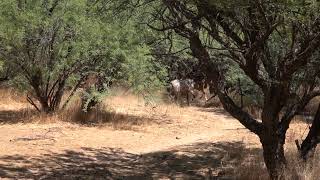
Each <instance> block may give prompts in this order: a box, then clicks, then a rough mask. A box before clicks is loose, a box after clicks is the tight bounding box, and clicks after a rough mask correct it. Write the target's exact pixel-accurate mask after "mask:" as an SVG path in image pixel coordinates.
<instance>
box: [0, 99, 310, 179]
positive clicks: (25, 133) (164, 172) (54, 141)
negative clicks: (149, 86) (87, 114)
mask: <svg viewBox="0 0 320 180" xmlns="http://www.w3.org/2000/svg"><path fill="white" fill-rule="evenodd" d="M104 104H105V107H106V110H107V111H112V112H113V114H114V115H115V116H113V119H111V120H107V121H105V123H99V124H91V125H88V124H80V123H76V122H65V121H61V120H60V119H58V118H57V117H56V116H54V117H51V119H50V118H49V119H50V120H48V117H46V121H45V122H44V121H43V120H42V119H41V117H38V118H35V119H33V120H32V122H29V121H27V119H26V118H27V117H28V115H30V114H32V113H30V112H29V108H30V107H29V106H28V105H27V104H25V103H24V102H16V101H14V100H12V99H8V98H4V97H2V99H1V100H0V179H241V177H240V176H239V174H238V173H239V171H242V170H241V169H246V168H247V167H250V164H251V165H252V164H253V165H254V166H255V167H256V166H258V169H262V172H261V173H262V174H266V172H265V168H264V164H263V161H262V160H261V158H262V153H261V148H260V145H259V139H258V138H257V137H256V136H255V135H253V134H252V133H250V132H249V131H248V130H246V129H245V128H244V127H243V126H242V125H241V124H240V123H239V122H238V121H237V120H235V119H234V118H232V117H230V116H229V115H228V114H227V113H226V112H225V111H223V110H222V109H219V108H200V107H183V108H181V107H177V106H175V105H167V104H160V105H159V104H158V105H146V104H145V103H144V101H142V100H141V99H138V98H135V97H133V96H122V97H120V96H117V97H112V98H108V99H106V100H105V102H104ZM26 109H28V111H26ZM26 112H28V113H29V114H28V113H26ZM65 116H68V114H66V115H65ZM299 127H300V126H299ZM303 127H305V126H303ZM300 129H301V131H303V128H300ZM288 134H289V135H288V139H289V141H288V142H289V144H293V141H294V139H295V138H296V137H297V136H300V134H294V133H293V131H292V132H291V131H289V133H288ZM246 177H247V178H248V177H249V176H246ZM261 177H262V176H261ZM252 179H254V178H252Z"/></svg>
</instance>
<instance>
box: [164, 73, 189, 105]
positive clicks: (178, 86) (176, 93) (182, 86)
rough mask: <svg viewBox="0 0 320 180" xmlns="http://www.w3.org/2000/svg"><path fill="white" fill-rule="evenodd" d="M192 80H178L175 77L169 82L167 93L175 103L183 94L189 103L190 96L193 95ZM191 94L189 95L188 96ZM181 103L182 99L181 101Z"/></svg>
mask: <svg viewBox="0 0 320 180" xmlns="http://www.w3.org/2000/svg"><path fill="white" fill-rule="evenodd" d="M194 84H195V83H194V81H193V80H192V79H184V80H179V79H175V80H173V81H171V82H170V87H169V93H170V96H171V97H172V98H173V99H174V100H175V102H176V103H178V101H181V100H182V99H181V98H182V97H183V96H185V97H186V99H187V104H188V106H189V105H190V97H191V98H194V97H195V91H194ZM190 95H191V96H190ZM181 104H182V101H181Z"/></svg>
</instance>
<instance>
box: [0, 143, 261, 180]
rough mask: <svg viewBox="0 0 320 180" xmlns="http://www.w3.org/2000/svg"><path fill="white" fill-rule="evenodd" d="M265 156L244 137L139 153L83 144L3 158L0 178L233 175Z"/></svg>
mask: <svg viewBox="0 0 320 180" xmlns="http://www.w3.org/2000/svg"><path fill="white" fill-rule="evenodd" d="M258 157H261V150H260V149H248V148H246V147H245V145H244V144H243V143H242V142H231V143H230V142H219V143H198V144H192V145H187V146H182V147H177V150H170V151H161V152H154V153H149V154H143V155H137V154H131V153H127V152H124V151H122V150H121V149H111V148H102V149H92V148H82V149H81V150H79V151H71V150H70V151H65V152H63V153H59V154H57V153H48V154H43V155H42V156H38V157H25V156H20V155H15V156H1V157H0V178H14V179H162V178H169V179H234V177H235V175H236V174H235V173H236V172H235V169H236V168H235V167H239V166H243V165H244V164H245V163H248V161H250V160H252V159H257V158H258Z"/></svg>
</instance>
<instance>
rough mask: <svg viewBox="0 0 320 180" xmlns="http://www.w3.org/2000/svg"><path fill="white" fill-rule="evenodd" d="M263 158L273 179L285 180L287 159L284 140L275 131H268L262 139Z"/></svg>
mask: <svg viewBox="0 0 320 180" xmlns="http://www.w3.org/2000/svg"><path fill="white" fill-rule="evenodd" d="M260 141H261V143H262V147H263V157H264V161H265V164H266V167H267V169H268V172H269V175H270V178H271V179H284V174H283V173H284V170H285V167H286V158H285V155H284V142H285V140H284V138H283V137H280V136H279V135H277V134H276V133H275V132H274V131H269V132H268V130H266V132H265V133H263V135H262V136H261V137H260Z"/></svg>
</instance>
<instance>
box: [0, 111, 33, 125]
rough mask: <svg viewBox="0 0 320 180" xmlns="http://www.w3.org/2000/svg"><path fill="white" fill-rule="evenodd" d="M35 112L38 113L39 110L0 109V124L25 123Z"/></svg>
mask: <svg viewBox="0 0 320 180" xmlns="http://www.w3.org/2000/svg"><path fill="white" fill-rule="evenodd" d="M36 114H39V112H38V111H36V110H33V109H29V108H25V109H20V110H1V111H0V124H17V123H26V122H28V121H29V120H30V119H31V118H32V117H33V116H34V115H36Z"/></svg>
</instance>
